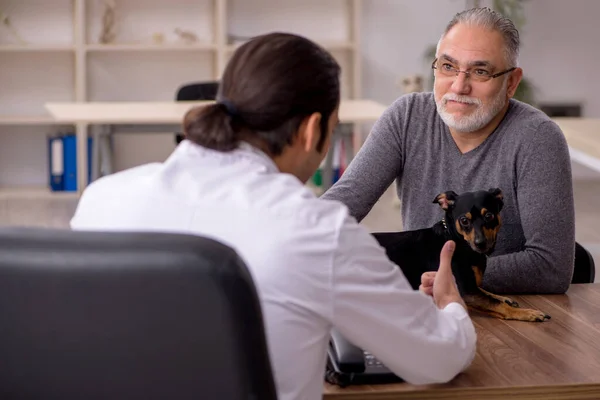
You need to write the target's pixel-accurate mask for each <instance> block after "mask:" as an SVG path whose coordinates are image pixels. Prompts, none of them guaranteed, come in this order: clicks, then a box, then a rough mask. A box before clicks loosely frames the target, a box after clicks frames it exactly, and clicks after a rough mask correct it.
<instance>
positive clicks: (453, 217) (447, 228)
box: [373, 188, 550, 322]
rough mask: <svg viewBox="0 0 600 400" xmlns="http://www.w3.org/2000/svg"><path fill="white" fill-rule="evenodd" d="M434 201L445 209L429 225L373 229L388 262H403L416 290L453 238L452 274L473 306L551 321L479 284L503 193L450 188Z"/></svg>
mask: <svg viewBox="0 0 600 400" xmlns="http://www.w3.org/2000/svg"><path fill="white" fill-rule="evenodd" d="M433 202H434V203H437V204H439V205H440V207H441V208H442V209H443V210H444V211H445V213H444V218H443V219H442V220H441V221H440V222H438V223H436V224H435V225H433V226H432V227H431V228H426V229H419V230H413V231H404V232H382V233H373V236H374V237H375V238H376V239H377V241H378V242H379V244H381V245H382V246H383V247H384V248H385V249H386V253H387V255H388V257H389V258H390V260H391V261H393V262H394V263H396V264H398V266H400V268H401V269H402V271H403V272H404V275H405V276H406V278H407V279H408V281H409V282H410V284H411V286H412V287H413V289H418V287H419V285H420V283H421V275H422V274H423V273H424V272H426V271H436V270H437V269H438V267H439V263H440V252H441V250H442V247H443V246H444V243H445V242H446V241H448V240H454V241H455V242H456V250H455V251H454V256H453V257H452V272H453V274H454V277H455V279H456V285H457V286H458V290H459V291H460V294H461V296H462V297H463V299H464V300H465V303H466V304H467V306H468V307H469V308H471V309H474V310H477V311H480V312H484V313H486V314H489V315H492V316H494V317H497V318H502V319H514V320H520V321H539V322H542V321H545V320H546V319H549V318H550V316H549V315H547V314H545V313H543V312H541V311H538V310H533V309H527V308H520V307H519V305H518V304H517V303H516V302H515V301H513V300H511V299H510V298H508V297H503V296H498V295H495V294H493V293H490V292H488V291H486V290H484V289H482V288H481V282H482V279H483V274H484V273H485V268H486V263H487V257H488V255H489V254H491V253H492V252H493V251H494V247H495V245H496V238H497V234H498V231H499V230H500V227H501V225H502V221H501V218H500V211H501V210H502V207H503V206H504V201H503V196H502V191H501V190H500V189H498V188H493V189H489V190H487V191H486V190H480V191H475V192H465V193H462V194H461V195H458V194H456V193H455V192H453V191H448V192H444V193H440V194H439V195H438V196H436V198H435V199H434V201H433Z"/></svg>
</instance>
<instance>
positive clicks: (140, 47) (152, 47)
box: [85, 43, 217, 52]
mask: <svg viewBox="0 0 600 400" xmlns="http://www.w3.org/2000/svg"><path fill="white" fill-rule="evenodd" d="M216 49H217V46H216V45H214V44H211V43H194V44H141V43H140V44H137V43H131V44H89V45H87V46H85V50H86V51H88V52H112V51H213V50H216Z"/></svg>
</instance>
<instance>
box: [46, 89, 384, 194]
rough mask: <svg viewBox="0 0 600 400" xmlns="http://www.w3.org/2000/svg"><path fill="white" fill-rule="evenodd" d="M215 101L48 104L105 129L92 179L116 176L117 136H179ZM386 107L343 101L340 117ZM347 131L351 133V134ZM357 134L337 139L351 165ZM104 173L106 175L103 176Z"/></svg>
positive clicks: (81, 161)
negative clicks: (187, 121)
mask: <svg viewBox="0 0 600 400" xmlns="http://www.w3.org/2000/svg"><path fill="white" fill-rule="evenodd" d="M212 103H214V101H212V100H211V101H171V102H87V103H47V104H46V105H45V107H46V109H47V110H48V111H49V113H50V115H51V116H52V117H53V118H54V119H55V120H56V121H57V122H61V123H68V124H90V125H102V126H103V127H104V129H103V133H102V134H99V135H95V140H94V151H93V158H94V159H95V160H96V162H94V166H93V170H92V178H93V179H96V178H97V177H98V176H100V175H103V174H110V173H112V170H113V169H112V155H111V150H110V145H109V144H108V143H109V140H108V137H109V136H110V135H112V134H114V133H135V132H161V133H162V132H178V131H181V123H182V122H183V117H184V115H185V113H186V112H187V111H188V110H189V109H190V108H192V107H196V106H204V105H207V104H212ZM385 109H386V106H385V105H383V104H379V103H377V102H375V101H372V100H342V101H341V103H340V109H339V117H340V122H342V123H343V124H356V123H365V122H374V121H375V120H377V119H378V118H379V117H380V116H381V114H383V112H384V111H385ZM347 131H350V132H349V133H347ZM352 133H353V130H352V129H349V130H348V129H344V127H343V126H342V127H340V129H339V130H337V131H336V135H340V136H341V137H342V140H345V141H346V143H345V148H346V157H347V158H348V162H350V160H351V159H352V157H353V156H354V145H353V143H352V142H353V134H352ZM332 153H333V152H332V151H330V152H328V154H327V157H326V159H325V164H324V167H323V190H326V189H327V188H328V183H329V182H331V181H332V179H333V158H332ZM100 170H101V171H102V173H101V172H100ZM77 176H78V187H80V188H83V187H85V185H86V184H87V182H86V179H85V178H84V177H86V176H87V152H86V146H85V137H82V138H79V136H78V145H77Z"/></svg>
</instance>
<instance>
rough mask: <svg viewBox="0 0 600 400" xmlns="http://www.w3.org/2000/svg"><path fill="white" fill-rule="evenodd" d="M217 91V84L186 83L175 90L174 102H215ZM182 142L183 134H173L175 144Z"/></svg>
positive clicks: (208, 82) (209, 82)
mask: <svg viewBox="0 0 600 400" xmlns="http://www.w3.org/2000/svg"><path fill="white" fill-rule="evenodd" d="M218 91H219V82H217V81H207V82H194V83H187V84H185V85H183V86H180V87H179V88H178V89H177V94H176V95H175V100H176V101H196V100H215V99H216V98H217V92H218ZM182 140H183V133H181V132H176V133H175V143H176V144H179V143H181V141H182Z"/></svg>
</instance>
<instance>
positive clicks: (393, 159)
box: [322, 8, 575, 293]
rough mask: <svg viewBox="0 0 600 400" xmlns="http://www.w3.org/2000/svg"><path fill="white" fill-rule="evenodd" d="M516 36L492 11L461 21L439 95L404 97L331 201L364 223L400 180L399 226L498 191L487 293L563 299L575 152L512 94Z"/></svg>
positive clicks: (416, 225) (443, 43) (448, 40)
mask: <svg viewBox="0 0 600 400" xmlns="http://www.w3.org/2000/svg"><path fill="white" fill-rule="evenodd" d="M519 45H520V42H519V33H518V31H517V29H516V28H515V26H514V24H513V23H512V22H511V21H510V20H509V19H507V18H505V17H503V16H502V15H500V14H498V13H496V12H495V11H493V10H490V9H489V8H477V9H470V10H466V11H463V12H461V13H459V14H457V15H456V16H455V17H454V18H453V19H452V20H451V21H450V23H449V24H448V26H447V27H446V29H445V31H444V33H443V34H442V36H441V38H440V40H439V42H438V46H437V52H436V58H435V60H433V63H432V69H433V74H434V78H435V82H434V91H433V93H410V94H407V95H404V96H402V97H400V98H398V99H397V100H396V101H395V102H394V103H393V104H392V105H391V106H390V107H389V108H388V109H387V110H386V112H385V113H384V114H383V115H382V117H381V118H380V119H379V120H378V121H377V122H376V124H375V125H374V127H373V129H372V131H371V133H370V134H369V136H368V138H367V140H366V141H365V143H364V145H363V147H362V148H361V150H360V151H359V152H358V154H357V156H356V157H355V158H354V160H353V161H352V163H351V164H350V165H349V166H348V169H347V170H346V171H345V173H344V175H343V176H342V178H341V179H340V180H339V181H338V182H337V183H336V184H335V185H334V186H333V187H332V188H331V189H329V190H328V191H327V192H326V193H325V194H324V195H323V196H322V198H323V199H329V200H338V201H341V202H342V203H344V204H345V205H346V206H347V207H348V209H349V210H350V213H351V214H352V215H353V216H354V217H355V218H356V219H357V220H358V221H360V220H362V219H363V218H364V217H365V216H366V215H367V214H368V213H369V211H370V210H371V208H372V207H373V205H374V204H375V203H376V202H377V200H378V199H379V198H380V197H381V195H382V194H383V193H384V192H385V190H386V189H387V188H388V187H389V186H390V184H391V183H392V182H393V181H394V180H396V184H397V194H398V197H399V198H400V201H401V204H402V210H401V212H402V221H403V227H402V230H414V229H421V228H427V227H430V226H432V225H433V224H434V223H436V222H438V221H439V220H440V219H441V218H442V216H443V215H442V214H441V211H439V207H437V206H436V205H433V204H432V201H433V199H434V198H435V197H436V195H437V194H439V193H442V192H446V191H450V190H452V191H454V192H456V193H461V192H463V191H471V190H479V189H489V188H492V187H498V188H500V189H502V191H503V195H504V208H503V210H502V213H501V217H502V223H503V224H502V228H501V229H500V232H499V234H498V242H497V245H496V249H495V251H494V253H493V254H492V256H491V257H490V258H489V259H488V264H487V269H486V272H485V275H484V277H483V284H482V287H483V288H484V289H487V290H489V291H491V292H494V293H564V292H565V291H566V290H567V288H568V286H569V284H570V281H571V278H572V274H573V267H574V254H575V222H574V219H575V215H574V214H575V212H574V204H573V186H572V176H571V164H570V158H569V151H568V147H567V143H566V141H565V138H564V135H563V133H562V132H561V130H560V128H559V127H558V126H557V125H556V124H555V123H554V122H553V121H552V120H551V119H550V118H548V116H546V115H545V114H544V113H543V112H541V111H539V110H537V109H536V108H534V107H531V106H530V105H528V104H525V103H522V102H520V101H517V100H515V99H514V98H513V96H514V94H515V91H516V90H517V87H518V85H519V82H520V81H521V78H522V76H523V70H522V69H521V68H520V67H518V56H519Z"/></svg>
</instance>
